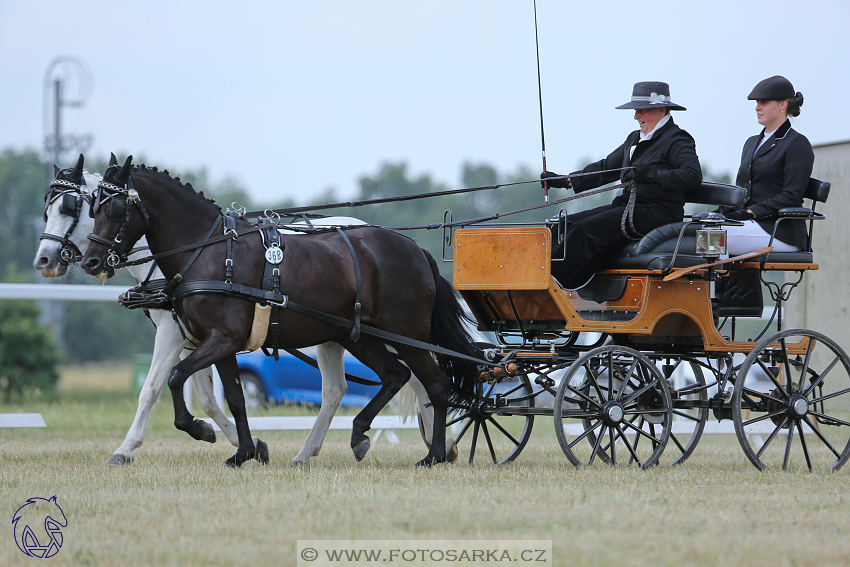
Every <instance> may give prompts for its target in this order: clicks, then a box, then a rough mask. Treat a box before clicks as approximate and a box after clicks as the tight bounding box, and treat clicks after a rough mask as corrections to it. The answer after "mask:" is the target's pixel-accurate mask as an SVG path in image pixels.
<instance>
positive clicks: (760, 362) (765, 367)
mask: <svg viewBox="0 0 850 567" xmlns="http://www.w3.org/2000/svg"><path fill="white" fill-rule="evenodd" d="M756 362H757V363H758V365H759V367H761V369H762V370H763V371H764V373H765V374H766V375H767V377H768V378H770V381H771V382H773V385H774V386H776V389H777V390H779V391H780V392H782V395H783V396H785V397H786V398H787V397H788V392H786V391H785V388H784V387H783V386H782V384H780V383H779V380H777V379H776V376H774V375H773V372H771V371H770V367H769V366H768V365H767V364H765V363H764V361H763V360H761V359H760V358H757V359H756Z"/></svg>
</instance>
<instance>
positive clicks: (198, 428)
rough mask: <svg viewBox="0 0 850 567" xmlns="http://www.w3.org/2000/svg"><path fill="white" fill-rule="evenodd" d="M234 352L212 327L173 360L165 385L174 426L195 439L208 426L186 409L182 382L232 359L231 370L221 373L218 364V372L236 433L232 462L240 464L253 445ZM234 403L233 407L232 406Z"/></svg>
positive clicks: (249, 455)
mask: <svg viewBox="0 0 850 567" xmlns="http://www.w3.org/2000/svg"><path fill="white" fill-rule="evenodd" d="M235 351H236V347H234V345H233V344H232V342H231V341H228V340H227V339H225V338H223V337H222V336H221V333H220V332H219V331H218V330H216V329H214V330H213V331H211V332H210V334H209V335H208V336H207V338H206V339H204V340H203V341H202V342H201V344H200V345H198V348H197V349H196V350H195V351H193V352H192V353H191V354H190V355H189V356H187V357H186V358H185V359H184V360H182V361H180V362H179V363H177V365H176V366H175V367H174V368H173V369H172V371H171V376H170V377H169V379H168V387H169V388H170V389H171V399H172V401H173V402H174V426H175V427H176V428H177V429H180V430H181V431H186V432H187V433H189V435H191V436H192V437H195V438H196V439H197V438H199V437H198V436H200V435H202V434H203V431H204V429H205V427H210V425H209V424H208V423H206V422H204V421H201V420H199V419H195V418H194V417H193V416H192V414H191V413H190V412H189V410H188V409H187V408H186V400H184V399H183V385H184V384H185V383H186V380H188V378H189V376H191V375H192V374H194V373H195V372H197V371H199V370H201V369H203V368H206V367H207V366H209V365H210V364H212V363H213V362H217V361H222V360H225V359H227V360H229V359H231V358H232V367H233V368H232V372H231V373H229V374H227V375H225V374H224V373H223V372H222V367H221V366H219V368H218V371H219V375H220V376H221V377H222V382H223V383H224V389H225V394H226V396H227V400H228V403H229V404H230V411H231V413H232V414H233V418H234V420H235V421H236V433H237V436H238V438H239V448H238V449H237V456H236V458H234V460H233V463H234V464H235V465H240V464H242V462H243V461H244V460H245V458H251V457H253V456H254V444H253V442H252V440H251V432H250V429H249V428H248V418H247V416H246V415H245V399H244V397H243V396H242V388H241V387H239V378H238V372H237V371H236V356H235V354H233V353H235ZM222 353H225V358H222ZM228 353H231V354H228ZM224 367H225V368H226V369H228V370H229V371H230V370H231V369H230V365H229V364H226V365H225V366H224ZM234 406H237V407H235V409H234ZM240 406H241V407H240ZM199 424H203V425H199ZM246 456H247V457H246ZM243 457H245V458H243Z"/></svg>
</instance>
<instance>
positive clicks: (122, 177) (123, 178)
mask: <svg viewBox="0 0 850 567" xmlns="http://www.w3.org/2000/svg"><path fill="white" fill-rule="evenodd" d="M132 167H133V156H127V161H125V162H124V165H122V166H121V169H120V170H119V171H118V173H116V174H115V181H117V182H119V183H126V182H127V180H128V179H130V169H131V168H132Z"/></svg>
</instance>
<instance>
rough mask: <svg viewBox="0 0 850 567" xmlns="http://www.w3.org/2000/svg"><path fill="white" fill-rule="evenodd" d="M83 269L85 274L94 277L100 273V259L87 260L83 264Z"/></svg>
mask: <svg viewBox="0 0 850 567" xmlns="http://www.w3.org/2000/svg"><path fill="white" fill-rule="evenodd" d="M83 269H84V270H85V271H86V273H87V274H90V275H92V276H96V275H97V274H98V273H100V272H101V271H102V269H101V265H100V258H89V259H88V260H86V262H85V263H84V264H83Z"/></svg>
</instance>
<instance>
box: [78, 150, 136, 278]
mask: <svg viewBox="0 0 850 567" xmlns="http://www.w3.org/2000/svg"><path fill="white" fill-rule="evenodd" d="M113 167H114V166H113ZM104 177H105V175H104ZM107 204H108V206H109V209H108V210H107V213H106V214H107V218H109V220H114V221H120V222H121V225H120V226H119V227H118V231H117V232H116V234H115V236H114V237H113V238H112V240H109V239H108V238H103V237H102V236H98V235H97V234H95V233H93V232H92V233H90V234H89V235H88V236H87V238H88V239H89V240H91V241H92V242H97V243H99V244H103V245H104V246H106V247H107V255H106V260H105V262H106V264H107V265H108V266H109V267H111V268H114V267H115V266H117V265H118V264H120V263H122V262H126V261H127V257H128V256H129V255H130V254H132V253H133V252H134V250H129V251H127V252H121V251H119V250H118V249H117V248H116V245H118V244H121V243H122V242H123V241H124V234H125V232H126V231H127V225H128V224H129V223H130V211H131V209H132V208H131V207H130V206H129V205H131V204H132V205H135V206H136V208H137V209H139V211H140V212H141V213H142V217H143V218H144V219H145V225H146V226H147V227H148V228H149V227H150V217H149V216H148V212H147V211H146V210H145V206H144V205H143V204H142V200H141V198H139V193H138V191H136V190H135V189H134V188H133V178H132V176H131V177H128V178H127V184H126V185H125V186H124V187H120V186H118V185H115V184H113V183H109V182H107V181H98V183H97V190H96V191H94V192H93V193H92V202H91V207H89V215H90V216H91V217H92V218H94V217H95V215H97V212H98V211H99V210H100V208H101V207H102V206H105V205H107Z"/></svg>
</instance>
